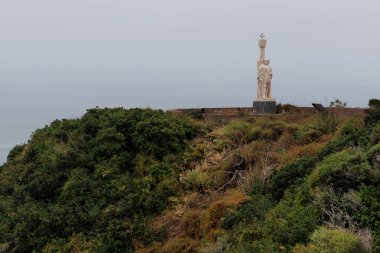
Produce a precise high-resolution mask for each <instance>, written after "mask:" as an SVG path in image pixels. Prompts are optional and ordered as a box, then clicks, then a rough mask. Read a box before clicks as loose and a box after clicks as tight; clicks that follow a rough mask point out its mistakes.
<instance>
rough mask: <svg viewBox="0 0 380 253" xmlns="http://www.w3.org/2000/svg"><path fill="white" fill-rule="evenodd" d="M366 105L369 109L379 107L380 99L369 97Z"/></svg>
mask: <svg viewBox="0 0 380 253" xmlns="http://www.w3.org/2000/svg"><path fill="white" fill-rule="evenodd" d="M368 106H369V107H370V108H371V109H380V99H376V98H371V99H370V100H369V101H368Z"/></svg>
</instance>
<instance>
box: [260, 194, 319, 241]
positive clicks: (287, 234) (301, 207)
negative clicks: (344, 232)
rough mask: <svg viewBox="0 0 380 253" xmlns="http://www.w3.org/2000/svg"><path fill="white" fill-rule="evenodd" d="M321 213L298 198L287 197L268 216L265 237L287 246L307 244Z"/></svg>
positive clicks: (264, 227) (264, 231)
mask: <svg viewBox="0 0 380 253" xmlns="http://www.w3.org/2000/svg"><path fill="white" fill-rule="evenodd" d="M319 217H320V211H319V210H318V209H317V208H316V207H315V206H313V205H312V204H303V203H302V201H299V200H298V199H297V197H296V196H294V195H289V196H285V197H284V199H283V200H281V201H280V202H279V204H278V205H276V206H275V207H274V208H273V209H272V210H271V211H270V212H269V213H268V215H267V216H266V219H265V222H264V226H263V233H264V237H266V238H272V240H273V241H275V242H279V243H281V244H285V245H295V244H296V243H305V242H307V240H308V236H309V234H310V233H311V232H312V231H313V230H314V229H315V228H316V227H317V225H318V223H319Z"/></svg>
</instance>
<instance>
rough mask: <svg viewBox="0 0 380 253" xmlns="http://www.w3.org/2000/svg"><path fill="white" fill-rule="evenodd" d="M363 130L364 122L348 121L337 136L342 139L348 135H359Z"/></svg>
mask: <svg viewBox="0 0 380 253" xmlns="http://www.w3.org/2000/svg"><path fill="white" fill-rule="evenodd" d="M362 128H363V125H362V122H361V121H360V120H358V119H349V120H346V121H345V122H344V123H343V124H342V125H341V127H340V128H339V129H338V131H337V132H336V134H335V136H336V137H337V138H341V137H344V136H347V135H357V133H358V132H359V131H360V130H361V129H362Z"/></svg>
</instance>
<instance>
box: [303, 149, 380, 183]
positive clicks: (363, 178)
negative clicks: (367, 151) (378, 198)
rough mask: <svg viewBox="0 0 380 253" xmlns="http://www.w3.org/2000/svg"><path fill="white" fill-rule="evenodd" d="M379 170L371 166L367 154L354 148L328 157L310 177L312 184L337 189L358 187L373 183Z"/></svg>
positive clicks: (309, 180)
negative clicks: (366, 157)
mask: <svg viewBox="0 0 380 253" xmlns="http://www.w3.org/2000/svg"><path fill="white" fill-rule="evenodd" d="M377 177H378V172H377V171H376V170H374V169H373V168H371V166H370V165H369V164H368V162H367V161H366V159H365V156H364V155H363V154H362V153H361V152H358V151H356V150H354V149H345V150H342V151H340V152H338V153H334V154H332V155H330V156H328V157H326V158H325V159H324V160H323V161H322V162H320V163H319V164H318V165H317V167H316V168H315V170H314V171H313V172H312V174H311V175H310V176H309V178H308V182H309V184H310V185H311V186H313V187H314V186H332V187H334V188H335V189H340V190H347V189H356V188H357V187H359V186H360V185H361V184H363V183H371V182H373V181H374V180H376V178H377Z"/></svg>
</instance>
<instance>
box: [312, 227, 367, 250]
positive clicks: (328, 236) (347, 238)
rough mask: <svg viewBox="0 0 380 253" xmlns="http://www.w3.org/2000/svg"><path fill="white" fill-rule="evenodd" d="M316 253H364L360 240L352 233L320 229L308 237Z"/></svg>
mask: <svg viewBox="0 0 380 253" xmlns="http://www.w3.org/2000/svg"><path fill="white" fill-rule="evenodd" d="M310 239H311V243H312V244H313V245H314V246H315V248H314V249H313V250H311V251H310V252H316V253H365V252H366V251H365V250H364V249H363V247H362V245H361V243H360V239H359V238H358V237H357V236H356V235H355V234H354V233H352V232H350V231H347V230H340V229H328V228H325V227H320V228H319V229H317V230H316V231H314V233H313V234H312V235H311V237H310Z"/></svg>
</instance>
